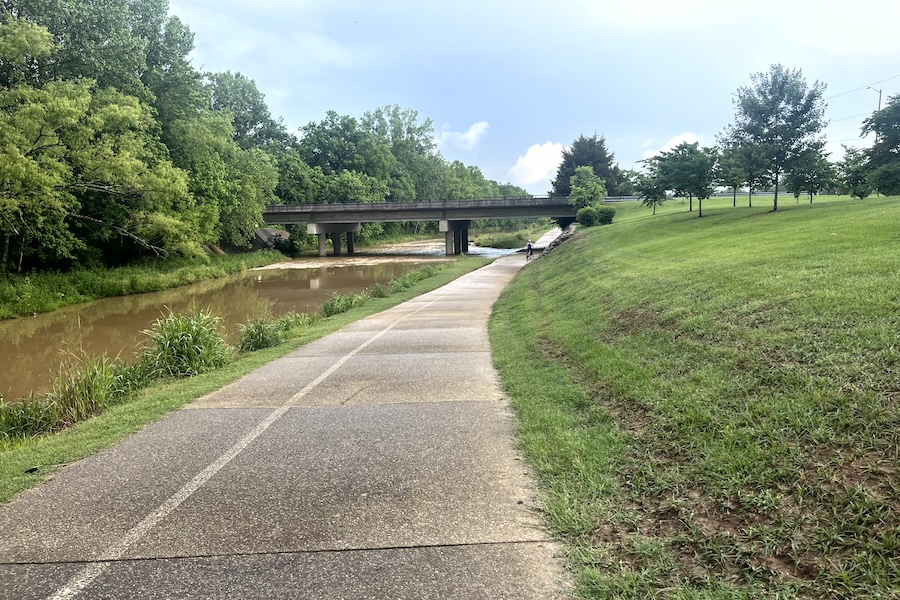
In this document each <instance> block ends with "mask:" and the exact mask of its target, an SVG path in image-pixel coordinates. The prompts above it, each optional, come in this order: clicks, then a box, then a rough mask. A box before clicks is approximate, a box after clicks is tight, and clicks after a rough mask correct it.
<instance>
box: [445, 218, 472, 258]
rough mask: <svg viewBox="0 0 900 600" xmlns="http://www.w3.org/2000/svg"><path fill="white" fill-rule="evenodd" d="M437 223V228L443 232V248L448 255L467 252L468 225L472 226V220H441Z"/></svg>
mask: <svg viewBox="0 0 900 600" xmlns="http://www.w3.org/2000/svg"><path fill="white" fill-rule="evenodd" d="M439 225H440V227H439V229H440V230H441V231H443V232H445V235H444V240H445V250H446V253H447V255H448V256H450V255H451V254H466V253H468V252H469V227H471V226H472V221H441V222H440V223H439Z"/></svg>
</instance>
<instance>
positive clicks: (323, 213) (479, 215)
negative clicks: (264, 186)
mask: <svg viewBox="0 0 900 600" xmlns="http://www.w3.org/2000/svg"><path fill="white" fill-rule="evenodd" d="M575 212H576V211H575V209H574V207H572V206H571V205H570V204H569V197H568V196H526V197H523V198H486V199H482V200H434V201H419V200H417V201H411V202H377V203H376V202H348V203H337V204H275V205H268V206H266V210H265V212H264V213H263V219H264V220H265V222H266V223H267V224H269V225H287V224H300V223H306V231H307V233H310V234H315V235H316V236H317V237H318V240H319V256H325V255H326V251H325V249H326V240H328V239H329V238H330V239H331V241H332V246H333V248H334V254H335V256H338V255H340V254H341V248H342V237H344V236H346V239H347V252H348V254H353V253H354V236H355V234H356V233H357V232H359V230H360V227H361V226H362V224H363V223H378V222H389V221H438V222H439V225H440V231H441V232H443V233H444V234H445V240H446V251H447V252H446V253H447V254H448V255H452V254H464V253H467V252H468V250H469V229H470V228H471V226H472V221H473V220H475V219H508V218H525V217H549V218H551V219H557V220H558V221H560V224H561V225H562V226H563V227H565V226H566V225H568V224H569V223H572V222H574V221H575Z"/></svg>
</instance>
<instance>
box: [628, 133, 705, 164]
mask: <svg viewBox="0 0 900 600" xmlns="http://www.w3.org/2000/svg"><path fill="white" fill-rule="evenodd" d="M699 141H701V140H700V138H699V137H697V134H696V133H691V132H686V133H682V134H680V135H676V136H675V137H673V138H669V141H667V142H666V143H665V144H663V145H662V146H661V147H659V148H656V149H652V148H651V149H649V150H645V151H644V153H643V154H642V155H641V158H643V159H648V158H652V157H654V156H656V155H657V154H660V153H662V152H668V151H669V150H672V149H673V148H675V146H677V145H678V144H680V143H681V142H687V143H688V144H693V143H694V142H699ZM644 147H645V148H646V147H647V144H644Z"/></svg>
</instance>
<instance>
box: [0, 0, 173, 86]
mask: <svg viewBox="0 0 900 600" xmlns="http://www.w3.org/2000/svg"><path fill="white" fill-rule="evenodd" d="M156 1H157V2H158V0H156ZM152 2H153V0H144V2H138V1H137V0H106V1H104V2H86V1H84V0H41V1H31V0H4V2H3V8H4V12H5V13H6V14H7V15H9V16H14V17H15V18H16V19H19V20H22V21H26V22H29V23H34V24H37V25H41V26H43V27H46V28H47V29H48V30H49V31H50V32H51V33H52V34H53V36H54V40H55V42H56V50H55V51H54V52H53V54H52V55H44V56H41V57H35V59H34V60H32V61H30V63H29V70H30V74H29V78H28V80H29V82H30V83H32V84H34V85H38V86H39V85H41V84H44V83H47V82H50V81H58V80H62V79H76V78H86V79H92V80H94V81H96V82H97V87H98V88H100V89H103V88H108V87H113V88H116V89H117V90H119V91H120V92H124V93H126V94H129V95H133V96H136V97H138V98H140V99H141V100H143V101H147V100H149V94H148V93H147V90H146V88H145V86H144V85H143V83H142V82H141V81H140V74H141V73H142V72H143V71H144V70H145V69H146V56H145V41H144V40H142V39H141V38H140V37H139V36H138V35H136V34H135V32H134V31H133V30H132V28H133V26H134V25H135V14H136V13H137V12H138V10H139V9H140V8H141V7H143V6H144V5H145V4H148V3H152Z"/></svg>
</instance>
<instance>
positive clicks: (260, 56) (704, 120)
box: [170, 0, 900, 194]
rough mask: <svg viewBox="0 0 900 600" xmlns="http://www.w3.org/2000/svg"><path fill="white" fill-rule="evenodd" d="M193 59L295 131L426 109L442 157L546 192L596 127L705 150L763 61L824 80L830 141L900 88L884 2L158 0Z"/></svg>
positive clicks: (620, 144) (854, 134) (646, 143)
mask: <svg viewBox="0 0 900 600" xmlns="http://www.w3.org/2000/svg"><path fill="white" fill-rule="evenodd" d="M170 3H171V4H170V12H171V13H172V14H175V15H178V16H179V17H180V18H181V19H182V20H183V21H185V22H186V23H187V24H188V25H189V26H190V28H191V29H192V30H193V31H194V33H195V36H196V38H195V43H196V49H195V51H194V54H193V56H192V60H193V64H194V66H195V67H196V68H198V69H201V70H204V71H232V72H240V73H242V74H244V75H246V76H247V77H250V78H251V79H253V80H255V81H256V84H257V87H258V88H259V89H260V91H261V92H262V93H263V94H265V96H266V101H267V103H268V105H269V108H270V110H271V112H272V114H273V116H275V117H281V118H282V119H283V120H284V122H285V124H286V125H287V126H288V128H289V129H290V130H292V131H296V129H297V128H298V127H300V126H302V125H304V124H306V123H308V122H310V121H319V120H321V119H322V118H324V116H325V113H326V112H327V111H329V110H335V111H337V112H338V113H340V114H346V115H351V116H354V117H361V116H362V115H363V113H365V112H366V111H371V110H373V109H375V108H377V107H379V106H382V105H385V104H399V105H400V106H401V107H403V108H410V109H414V110H416V111H418V113H419V116H420V119H425V118H430V119H432V121H433V122H434V126H435V135H436V138H437V140H438V143H439V147H440V150H441V153H442V154H443V155H444V156H445V157H446V158H448V159H450V160H461V161H463V162H464V163H466V164H468V165H476V166H478V167H480V168H481V169H482V171H483V172H484V174H485V176H487V177H488V178H490V179H495V180H498V181H500V182H504V183H505V182H511V183H514V184H517V185H520V186H522V187H524V188H526V189H527V190H529V191H530V192H531V193H533V194H543V193H546V192H547V191H548V190H549V187H550V183H549V182H550V179H552V178H553V177H554V176H555V174H556V168H557V167H558V166H559V161H560V156H561V152H562V150H563V148H564V147H565V146H567V145H569V144H571V143H572V141H573V140H574V139H575V138H576V137H578V135H579V134H585V135H588V136H590V135H593V134H594V133H595V132H596V133H599V134H601V135H603V136H604V137H605V138H606V142H607V147H608V148H609V149H610V150H611V151H612V152H613V153H614V154H615V156H616V160H617V161H618V162H619V164H620V166H622V167H623V168H634V167H636V166H638V165H637V164H636V163H637V161H639V160H641V159H642V158H645V157H647V156H650V155H652V154H653V153H654V152H658V151H659V150H663V149H667V148H671V147H672V146H674V145H675V144H677V143H678V142H680V141H682V140H687V141H691V142H693V141H699V142H700V143H701V144H703V145H713V144H714V143H715V135H716V134H717V133H718V132H720V131H721V130H722V129H723V127H724V126H725V125H726V124H728V123H729V122H731V121H732V120H733V116H734V109H733V106H732V99H733V98H732V96H731V94H732V93H733V92H735V91H736V90H737V88H738V87H740V86H747V85H749V84H750V74H751V73H756V72H761V71H767V70H768V68H769V66H770V65H771V64H773V63H781V64H783V65H784V66H786V67H789V68H793V69H797V68H799V69H802V70H803V74H804V75H805V77H806V78H807V81H808V83H810V84H811V83H812V82H813V81H814V80H820V81H822V82H824V83H826V84H827V85H828V88H827V90H826V92H825V97H826V98H827V99H828V100H827V101H828V105H829V106H828V110H827V113H826V115H827V118H828V119H830V120H831V124H830V125H829V127H828V129H827V130H826V134H827V139H828V141H829V144H828V146H827V148H826V149H827V150H828V151H830V152H831V153H832V159H837V158H839V157H840V156H841V154H842V152H843V150H842V148H841V144H847V145H853V146H865V145H867V144H868V143H869V142H870V140H864V139H863V140H861V139H859V127H860V123H861V121H862V119H863V118H864V117H865V116H866V115H867V114H869V113H871V111H873V110H875V109H876V108H877V105H878V92H877V91H875V90H881V91H882V103H885V102H886V101H887V99H888V97H889V96H891V95H894V94H898V93H900V36H898V35H897V34H896V27H897V23H900V2H898V1H897V0H855V1H854V2H846V1H837V0H817V1H810V0H755V1H754V2H745V1H742V2H733V1H731V0H669V1H666V0H594V1H589V0H546V1H543V2H537V1H533V0H516V1H511V0H481V1H480V2H474V1H469V0H457V1H452V0H421V1H406V0H398V1H392V0H382V1H381V2H373V1H371V0H369V1H366V0H340V1H334V0H331V1H326V0H254V1H253V2H247V0H170ZM867 86H871V87H872V88H875V89H874V90H873V89H866V88H867Z"/></svg>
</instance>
